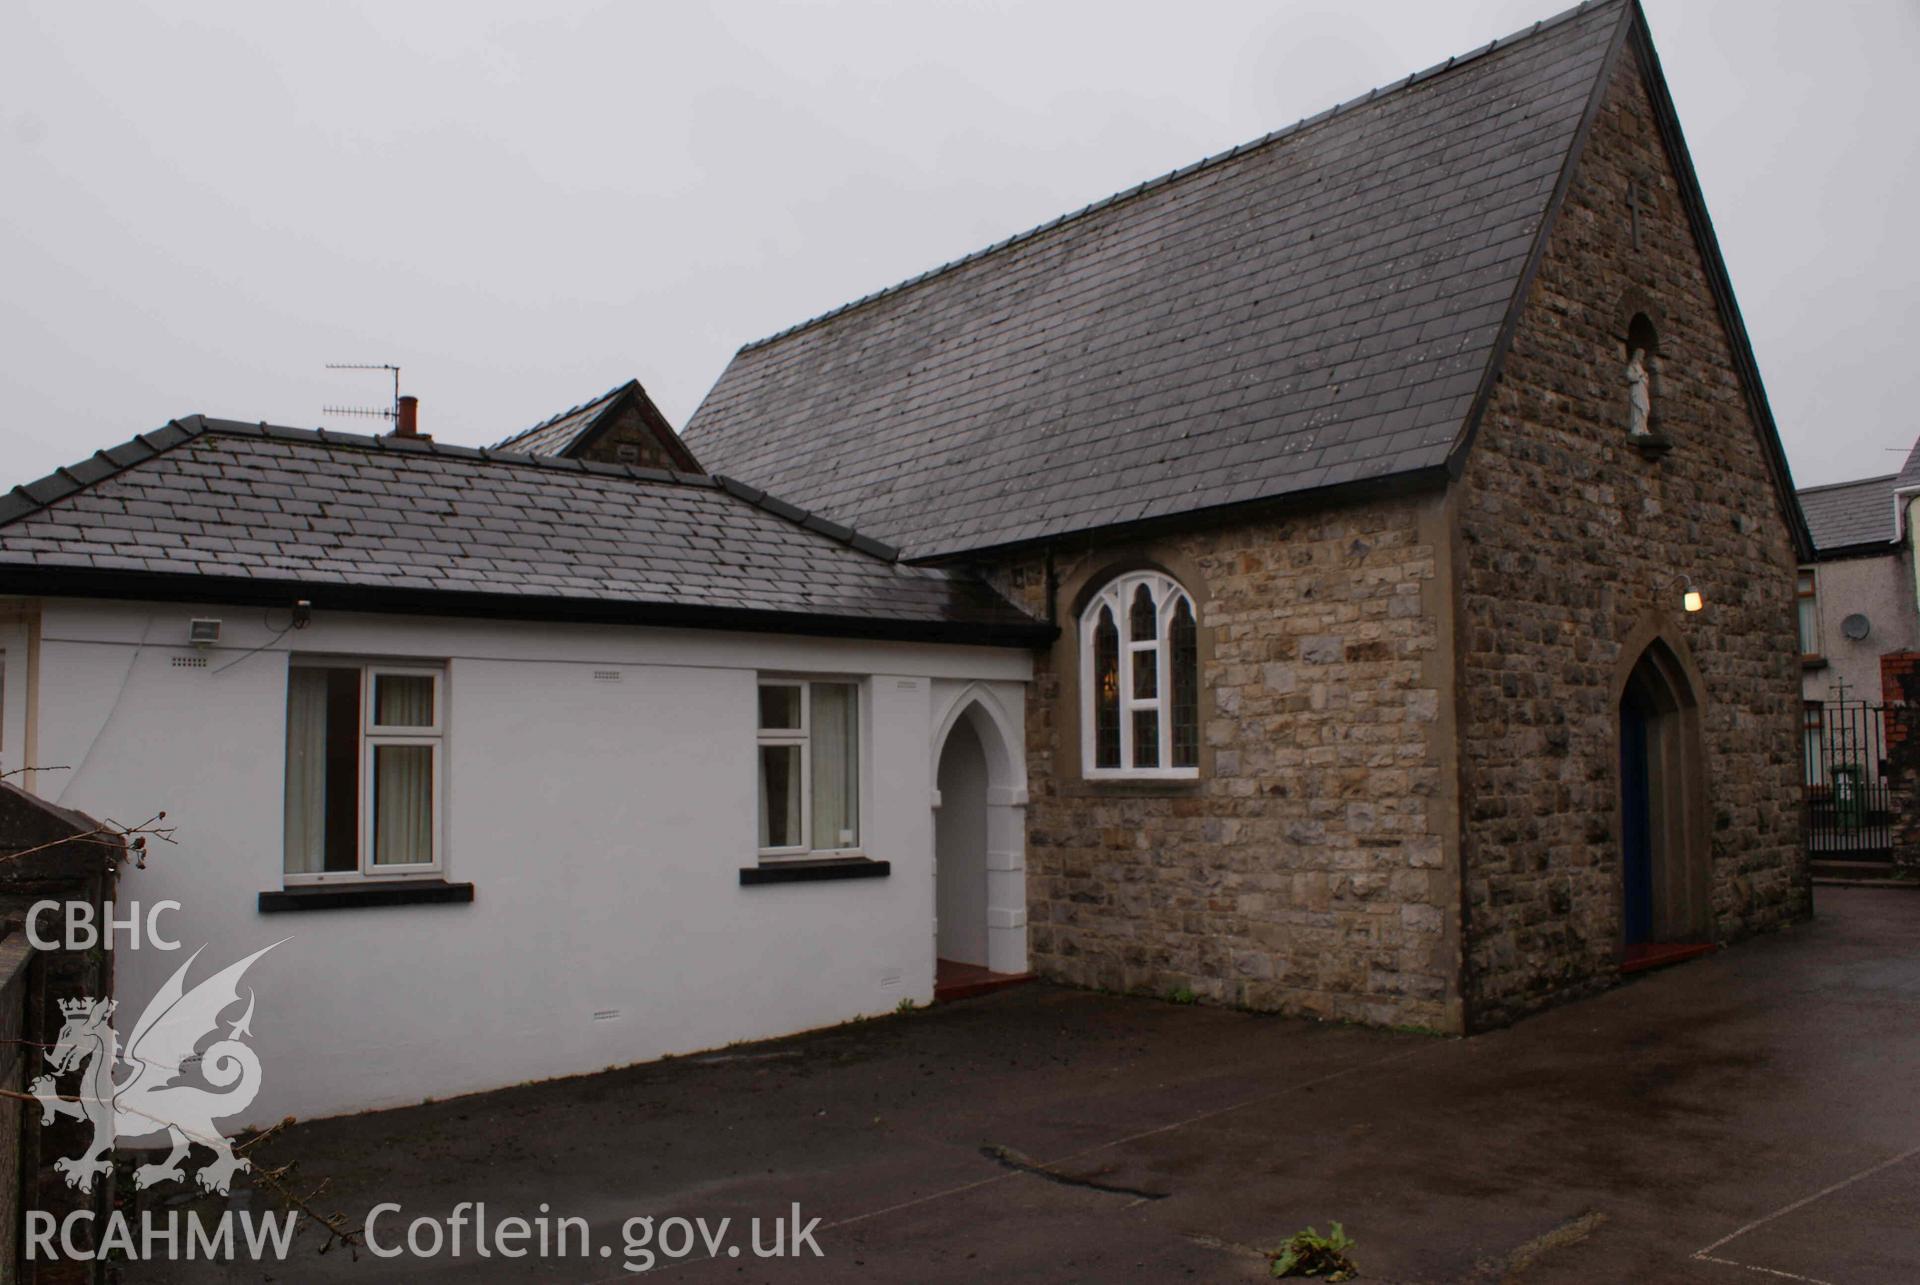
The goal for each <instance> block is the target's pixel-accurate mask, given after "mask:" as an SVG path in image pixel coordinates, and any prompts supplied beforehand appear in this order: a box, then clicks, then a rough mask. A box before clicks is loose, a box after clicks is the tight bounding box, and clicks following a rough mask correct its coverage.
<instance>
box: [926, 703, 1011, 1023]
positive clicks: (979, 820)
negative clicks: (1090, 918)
mask: <svg viewBox="0 0 1920 1285" xmlns="http://www.w3.org/2000/svg"><path fill="white" fill-rule="evenodd" d="M1011 726H1012V724H1011V723H1010V721H1009V720H1008V718H1007V717H1006V714H1005V712H1004V710H1003V709H1002V708H1001V707H1000V705H999V703H998V702H997V701H995V700H994V699H993V698H992V696H991V695H990V694H989V693H987V692H986V691H985V690H984V689H983V688H981V687H978V686H976V687H973V688H970V689H968V691H966V692H965V693H963V694H962V695H961V697H960V698H959V699H958V700H956V701H955V702H954V704H953V706H952V708H951V709H950V710H949V712H948V714H947V717H946V718H945V719H943V720H941V723H940V727H939V730H938V732H937V734H936V735H935V738H934V755H935V759H934V763H935V779H934V800H935V802H934V808H935V811H934V817H933V832H934V943H933V944H934V998H935V999H937V1000H939V999H960V998H964V997H965V996H968V995H977V994H981V993H983V992H985V991H990V990H996V989H998V988H999V987H1001V986H1007V985H1012V984H1014V983H1016V982H1022V981H1027V980H1029V976H1030V975H1029V974H1028V973H1027V885H1026V801H1027V797H1026V787H1025V773H1024V771H1023V770H1022V766H1021V760H1020V758H1019V755H1018V754H1017V753H1016V751H1015V748H1014V747H1015V746H1016V745H1017V744H1018V741H1016V740H1014V739H1013V734H1012V732H1011V731H1010V728H1011Z"/></svg>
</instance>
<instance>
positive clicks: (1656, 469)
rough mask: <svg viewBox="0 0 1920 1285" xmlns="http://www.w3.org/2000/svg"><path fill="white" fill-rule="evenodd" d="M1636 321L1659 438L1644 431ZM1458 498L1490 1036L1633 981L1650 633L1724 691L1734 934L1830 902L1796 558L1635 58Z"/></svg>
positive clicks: (1715, 843)
mask: <svg viewBox="0 0 1920 1285" xmlns="http://www.w3.org/2000/svg"><path fill="white" fill-rule="evenodd" d="M1630 185H1632V194H1631V199H1630ZM1636 224H1637V240H1638V244H1637V245H1636ZM1636 312H1639V313H1644V314H1646V315H1647V316H1648V318H1649V319H1650V320H1651V321H1652V322H1653V324H1654V326H1655V327H1656V329H1657V334H1658V348H1657V358H1656V372H1655V383H1654V398H1655V404H1654V415H1655V420H1654V425H1653V426H1654V428H1655V430H1656V432H1657V433H1659V434H1661V435H1663V436H1664V437H1665V438H1666V439H1668V441H1670V443H1671V449H1670V450H1668V451H1665V452H1662V451H1660V450H1656V449H1648V450H1643V449H1641V448H1640V447H1637V446H1635V445H1633V444H1630V443H1629V441H1628V439H1627V427H1628V405H1627V398H1626V389H1625V383H1624V377H1623V374H1622V371H1623V368H1624V364H1625V360H1626V356H1627V345H1626V336H1627V330H1628V325H1629V322H1630V319H1631V318H1632V316H1633V315H1634V314H1635V313H1636ZM1455 489H1456V491H1457V498H1458V503H1459V516H1460V529H1459V542H1460V544H1459V554H1458V556H1459V559H1460V562H1459V567H1460V570H1459V593H1460V598H1459V605H1458V608H1457V616H1456V620H1457V640H1458V654H1459V664H1460V679H1459V689H1460V691H1461V710H1460V718H1461V736H1462V754H1461V763H1462V768H1461V797H1462V799H1463V800H1464V814H1465V815H1464V825H1465V831H1464V836H1463V843H1462V847H1463V852H1464V859H1465V862H1466V868H1467V878H1466V885H1465V892H1466V905H1465V907H1464V917H1465V924H1466V927H1465V935H1466V941H1467V959H1466V977H1465V988H1466V998H1467V1005H1468V1020H1469V1024H1470V1025H1471V1026H1474V1027H1482V1026H1487V1025H1492V1024H1497V1023H1500V1022H1503V1021H1507V1020H1511V1019H1512V1018H1513V1017H1515V1016H1517V1015H1519V1014H1522V1013H1525V1012H1527V1011H1530V1010H1532V1009H1535V1008H1538V1007H1541V1006H1543V1005H1545V1004H1547V1003H1549V1002H1552V1001H1553V1000H1555V999H1557V998H1560V997H1563V996H1566V995H1569V994H1575V993H1579V992H1581V991H1584V990H1588V989H1593V988H1596V987H1599V986H1602V985H1606V984H1609V983H1611V982H1612V981H1613V980H1614V979H1615V977H1616V976H1617V968H1618V962H1619V958H1620V951H1621V943H1622V921H1621V902H1622V893H1621V874H1620V861H1619V855H1618V854H1619V827H1620V823H1619V804H1618V789H1619V784H1618V763H1619V758H1618V755H1619V741H1618V713H1617V711H1618V701H1619V693H1620V689H1621V686H1622V684H1623V683H1624V681H1625V677H1626V674H1627V672H1628V670H1630V669H1631V667H1632V665H1633V663H1634V661H1635V659H1637V657H1638V655H1639V653H1640V651H1641V649H1642V648H1643V647H1644V646H1645V644H1646V643H1647V642H1649V641H1650V640H1651V639H1652V638H1653V637H1655V636H1658V637H1662V638H1664V639H1665V640H1666V641H1667V642H1668V644H1669V645H1670V646H1671V647H1672V648H1673V650H1674V651H1675V652H1676V653H1677V654H1679V655H1680V656H1682V657H1683V658H1685V659H1686V660H1687V661H1688V662H1689V663H1690V664H1691V666H1692V667H1693V668H1694V670H1695V671H1696V672H1697V674H1698V677H1699V680H1700V682H1701V685H1702V686H1703V688H1704V690H1703V691H1701V692H1699V693H1697V695H1698V698H1699V701H1700V725H1701V735H1702V739H1703V741H1704V749H1705V757H1706V760H1707V761H1706V764H1705V768H1706V788H1705V799H1706V807H1707V810H1708V812H1709V815H1710V832H1711V836H1712V838H1711V854H1712V855H1711V859H1712V876H1711V888H1712V892H1711V904H1712V921H1713V932H1714V935H1715V937H1716V938H1717V939H1718V940H1720V941H1728V940H1732V939H1735V938H1738V937H1741V936H1743V935H1745V934H1748V933H1751V932H1754V931H1756V930H1760V929H1765V928H1770V927H1774V926H1777V925H1779V924H1781V923H1783V922H1785V921H1787V920H1790V919H1793V918H1796V917H1800V916H1804V915H1806V914H1808V913H1810V908H1811V892H1810V887H1809V884H1808V878H1807V871H1806V866H1805V860H1804V856H1803V853H1802V850H1801V846H1800V815H1801V814H1800V809H1801V767H1800V762H1799V718H1800V675H1799V672H1798V662H1797V659H1796V655H1797V642H1796V636H1795V628H1794V596H1793V595H1794V568H1795V553H1794V549H1793V547H1792V543H1791V539H1790V536H1789V534H1788V527H1787V524H1786V522H1785V520H1784V519H1783V516H1782V505H1781V497H1780V495H1779V492H1778V489H1777V488H1776V486H1775V485H1774V483H1773V481H1772V479H1771V478H1770V477H1769V473H1768V469H1767V465H1766V461H1765V456H1764V454H1763V447H1762V438H1761V434H1760V430H1759V429H1758V427H1757V426H1756V425H1755V423H1754V421H1753V417H1752V415H1751V413H1750V410H1749V406H1748V402H1747V400H1746V398H1745V396H1744V394H1743V391H1742V387H1741V383H1740V381H1739V378H1738V376H1737V375H1736V367H1735V364H1734V357H1733V349H1732V345H1731V342H1730V340H1729V337H1728V333H1727V330H1726V327H1725V326H1724V325H1723V324H1722V321H1721V318H1720V315H1719V313H1718V311H1717V309H1716V306H1715V301H1714V296H1713V293H1712V291H1711V289H1710V286H1709V283H1708V277H1707V275H1706V270H1705V267H1704V264H1703V261H1702V259H1701V256H1700V253H1699V251H1698V248H1697V246H1696V243H1695V241H1694V237H1693V233H1692V230H1691V227H1690V224H1689V221H1688V217H1687V214H1686V210H1685V206H1684V205H1683V203H1682V200H1681V194H1680V186H1679V181H1678V179H1677V177H1676V174H1675V171H1674V169H1673V167H1672V165H1671V164H1670V162H1669V160H1668V156H1667V153H1666V151H1665V148H1664V146H1663V143H1662V140H1661V136H1660V132H1659V129H1658V126H1657V124H1656V118H1655V115H1654V110H1653V106H1652V103H1651V101H1650V99H1649V97H1648V94H1647V91H1646V87H1645V83H1644V82H1643V80H1642V79H1641V76H1640V73H1639V69H1638V67H1637V65H1636V63H1635V61H1634V59H1633V58H1632V56H1631V53H1630V52H1629V54H1628V55H1627V56H1625V57H1623V60H1622V62H1621V65H1620V67H1619V69H1618V71H1617V72H1616V74H1615V78H1614V80H1613V82H1612V84H1611V85H1610V86H1609V87H1608V90H1607V93H1606V98H1605V101H1604V103H1603V108H1602V111H1601V114H1600V116H1599V117H1598V119H1597V121H1596V122H1595V125H1594V130H1593V134H1592V136H1591V139H1590V141H1589V143H1588V146H1587V149H1586V152H1585V154H1584V156H1583V157H1582V159H1581V161H1580V162H1579V165H1578V168H1577V169H1576V171H1575V174H1574V177H1573V182H1572V185H1571V188H1570V190H1569V192H1568V196H1567V201H1566V205H1565V208H1564V209H1563V211H1562V212H1561V214H1560V217H1559V221H1558V223H1557V225H1556V226H1555V228H1554V231H1553V233H1552V235H1551V237H1550V239H1549V243H1548V248H1547V253H1546V255H1545V258H1544V259H1543V261H1542V264H1541V268H1540V271H1539V274H1538V276H1537V277H1536V279H1535V281H1534V283H1533V285H1532V290H1531V294H1530V296H1529V298H1528V301H1527V304H1526V308H1525V311H1524V313H1523V315H1522V318H1521V323H1520V326H1519V330H1518V332H1517V335H1516V338H1515V340H1514V343H1513V346H1512V349H1511V351H1510V354H1509V356H1508V359H1507V362H1506V365H1505V369H1504V373H1503V375H1502V377H1501V379H1500V382H1499V385H1498V387H1497V388H1496V390H1495V393H1494V397H1493V400H1492V403H1491V404H1490V406H1489V408H1488V411H1487V414H1486V415H1485V417H1484V419H1483V421H1482V425H1481V428H1480V432H1479V436H1478V439H1477V441H1476V442H1475V444H1474V447H1473V450H1472V451H1471V453H1470V455H1469V457H1468V461H1467V465H1466V469H1465V472H1464V474H1463V477H1462V479H1461V482H1460V483H1459V484H1457V485H1456V488H1455ZM1682 574H1685V575H1689V576H1691V577H1692V580H1693V582H1694V584H1695V585H1696V586H1697V587H1698V588H1699V589H1700V591H1701V592H1702V593H1703V594H1704V596H1705V600H1706V609H1705V610H1704V611H1701V612H1699V613H1697V614H1692V615H1689V614H1686V613H1684V612H1683V611H1681V609H1680V608H1681V591H1680V588H1679V587H1678V586H1677V585H1676V584H1675V583H1674V582H1675V580H1676V578H1677V577H1678V576H1680V575H1682Z"/></svg>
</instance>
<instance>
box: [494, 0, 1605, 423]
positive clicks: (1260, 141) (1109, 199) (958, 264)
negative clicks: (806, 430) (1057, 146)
mask: <svg viewBox="0 0 1920 1285" xmlns="http://www.w3.org/2000/svg"><path fill="white" fill-rule="evenodd" d="M1626 2H1627V0H1581V3H1579V4H1577V5H1575V6H1574V7H1573V8H1571V9H1564V10H1562V11H1561V12H1559V13H1556V14H1554V15H1553V16H1552V17H1549V18H1542V19H1540V20H1539V21H1538V22H1535V23H1533V24H1532V25H1531V26H1528V27H1523V28H1521V29H1520V30H1518V31H1513V32H1509V33H1508V34H1507V35H1504V36H1501V37H1499V38H1498V39H1496V40H1491V41H1489V42H1488V43H1486V44H1484V45H1479V46H1476V47H1475V48H1473V49H1470V50H1468V51H1467V52H1466V53H1464V54H1455V55H1454V56H1453V57H1450V58H1448V59H1447V60H1446V61H1444V62H1438V63H1435V64H1434V65H1433V66H1431V67H1428V68H1426V69H1425V70H1424V71H1416V72H1413V73H1412V74H1410V75H1408V76H1405V77H1403V78H1401V79H1398V80H1394V81H1390V82H1388V83H1387V84H1385V85H1377V86H1375V87H1374V88H1372V89H1369V90H1368V91H1367V92H1366V93H1364V94H1360V95H1358V96H1356V97H1354V98H1349V99H1348V100H1346V101H1345V102H1343V103H1336V104H1334V105H1333V106H1332V107H1329V108H1326V109H1325V110H1323V111H1320V112H1317V113H1315V114H1314V115H1312V116H1303V117H1301V118H1300V119H1299V120H1297V121H1295V122H1294V123H1293V124H1291V125H1287V126H1284V127H1283V128H1280V129H1276V130H1272V131H1270V132H1268V133H1266V134H1262V135H1261V136H1260V137H1259V138H1256V139H1252V140H1251V141H1249V142H1245V143H1238V144H1235V145H1234V146H1232V147H1230V148H1228V149H1227V150H1226V151H1224V152H1215V153H1214V154H1213V155H1211V156H1206V157H1202V158H1201V159H1200V160H1197V161H1194V162H1192V163H1191V164H1188V165H1183V166H1181V167H1180V168H1178V169H1174V170H1169V171H1167V172H1166V173H1165V174H1161V175H1159V176H1157V177H1155V178H1150V179H1147V180H1145V181H1143V182H1140V183H1136V184H1134V185H1133V186H1132V187H1129V188H1124V189H1122V190H1121V191H1118V192H1115V193H1113V194H1112V195H1110V196H1106V197H1102V198H1101V199H1100V200H1098V201H1094V202H1091V203H1090V204H1087V205H1083V206H1081V207H1080V208H1079V209H1077V210H1073V211H1071V212H1070V213H1067V214H1062V215H1059V216H1057V217H1055V218H1053V219H1050V220H1048V221H1047V222H1045V223H1041V224H1038V225H1036V226H1034V227H1030V228H1028V229H1027V230H1026V231H1024V232H1016V233H1014V234H1013V235H1012V236H1009V237H1006V238H1004V239H1002V240H999V241H996V242H994V243H993V244H992V245H989V246H986V247H984V248H982V249H979V250H975V251H972V252H971V253H969V254H963V255H961V256H960V257H959V258H957V259H949V260H947V262H945V263H942V264H940V265H939V266H937V267H933V268H928V269H927V270H926V271H925V272H922V273H920V274H919V275H917V276H913V277H908V278H907V279H906V280H904V281H897V282H895V283H894V284H893V285H890V286H883V287H881V288H880V289H878V290H874V291H871V292H869V293H867V294H864V295H861V296H860V297H859V298H858V299H854V300H852V301H851V302H849V303H843V304H841V305H840V306H839V307H837V308H830V309H828V310H827V311H826V312H822V313H819V314H816V315H815V316H812V317H809V318H807V319H806V320H804V321H800V322H796V323H795V324H793V325H791V326H788V327H787V328H786V329H784V330H778V331H775V332H774V333H773V334H770V335H767V336H765V337H763V338H760V339H754V340H750V341H749V342H747V343H744V344H741V345H740V347H739V349H738V350H737V352H736V353H735V355H736V356H738V355H739V354H740V353H747V352H753V351H755V350H757V349H760V348H765V347H768V346H769V345H771V344H775V343H778V342H779V341H781V340H782V339H786V338H789V337H790V336H793V335H796V334H798V333H800V332H801V331H803V330H811V329H813V328H814V327H815V326H818V325H820V324H822V323H823V322H827V321H831V320H833V319H834V318H836V317H839V316H841V315H843V314H845V313H849V312H852V311H853V310H854V309H856V308H862V307H865V306H866V305H867V304H870V303H875V302H878V301H879V300H881V299H887V298H891V297H893V296H894V295H897V294H901V293H904V292H905V291H907V290H911V289H912V288H913V287H915V286H917V285H920V284H922V283H923V282H926V281H930V280H932V279H933V278H935V277H940V276H945V275H946V274H947V273H949V272H952V271H954V270H955V269H957V268H962V267H965V266H966V265H968V264H970V263H973V262H975V261H977V260H980V259H984V258H987V257H988V256H989V255H994V254H998V253H999V252H1000V251H1002V250H1007V249H1011V248H1012V247H1014V246H1016V245H1022V244H1025V243H1026V242H1028V241H1032V240H1034V239H1035V238H1037V237H1040V236H1042V235H1044V234H1045V233H1048V232H1051V231H1053V230H1054V229H1055V228H1058V227H1061V226H1063V225H1065V224H1068V223H1073V222H1077V221H1078V220H1080V219H1083V218H1085V217H1087V216H1088V215H1091V214H1096V213H1098V212H1099V211H1101V210H1105V209H1108V208H1110V207H1112V206H1115V205H1119V204H1121V203H1122V202H1125V201H1129V200H1131V199H1133V198H1134V197H1137V196H1142V195H1145V194H1146V193H1148V192H1152V191H1157V190H1158V189H1160V188H1162V187H1165V186H1167V185H1169V184H1171V183H1174V182H1177V181H1178V180H1180V179H1183V178H1186V177H1188V176H1189V175H1192V174H1197V173H1200V172H1202V171H1204V170H1210V169H1212V168H1214V167H1215V166H1217V165H1221V164H1224V163H1225V162H1227V161H1230V160H1234V159H1237V158H1238V157H1241V156H1245V155H1247V154H1248V153H1250V152H1255V151H1258V150H1260V149H1261V148H1264V147H1267V146H1270V145H1271V144H1274V143H1278V142H1280V141H1282V140H1283V139H1287V138H1291V137H1293V136H1294V135H1296V134H1299V133H1303V132H1305V131H1306V130H1309V129H1312V128H1313V127H1314V126H1317V125H1321V124H1324V123H1325V122H1327V121H1329V120H1332V119H1334V118H1335V117H1337V116H1341V115H1344V114H1346V113H1347V112H1349V111H1352V110H1353V109H1355V108H1359V107H1364V106H1366V105H1367V104H1368V103H1372V102H1377V101H1380V99H1381V98H1383V97H1385V96H1390V95H1392V94H1396V93H1399V92H1400V91H1401V90H1404V89H1410V88H1412V87H1413V86H1414V85H1417V84H1423V83H1425V82H1426V81H1429V80H1432V79H1434V78H1435V77H1437V76H1440V75H1442V74H1443V73H1445V72H1449V71H1454V70H1457V69H1459V68H1461V67H1465V66H1467V65H1468V64H1470V63H1474V62H1478V61H1479V60H1480V59H1482V58H1484V57H1486V56H1487V55H1489V54H1491V53H1493V52H1495V51H1496V50H1500V49H1509V48H1512V47H1513V46H1514V45H1515V44H1518V43H1519V42H1521V41H1523V40H1527V39H1530V38H1531V37H1533V36H1536V35H1538V34H1540V33H1541V32H1543V31H1548V30H1551V29H1553V28H1555V27H1559V26H1561V25H1563V24H1565V23H1567V22H1571V21H1572V20H1573V19H1575V18H1577V17H1579V16H1580V15H1581V14H1584V13H1586V12H1587V11H1588V10H1591V9H1598V8H1602V7H1604V6H1606V5H1609V4H1623V3H1626ZM554 418H555V419H558V418H561V416H555V417H554ZM549 422H551V421H549ZM540 427H544V425H541V426H540ZM527 431H529V432H531V431H532V430H531V429H529V430H527Z"/></svg>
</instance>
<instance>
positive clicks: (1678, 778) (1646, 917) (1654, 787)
mask: <svg viewBox="0 0 1920 1285" xmlns="http://www.w3.org/2000/svg"><path fill="white" fill-rule="evenodd" d="M1619 732H1620V800H1619V802H1620V921H1621V939H1622V946H1623V955H1622V960H1623V964H1622V966H1623V968H1625V969H1627V970H1628V971H1632V970H1634V969H1637V968H1647V967H1652V966H1654V965H1656V964H1662V963H1670V962H1674V961H1675V960H1678V959H1684V958H1690V957H1691V956H1693V955H1697V954H1704V953H1706V952H1707V951H1709V950H1711V949H1712V948H1713V947H1712V939H1713V906H1712V900H1711V899H1712V895H1713V868H1712V854H1711V850H1710V836H1709V832H1708V829H1707V810H1706V798H1707V792H1706V756H1705V753H1704V746H1703V742H1702V739H1701V734H1700V701H1699V697H1698V694H1697V692H1696V690H1695V687H1694V684H1693V681H1692V680H1691V678H1690V677H1689V676H1688V671H1687V667H1686V666H1685V665H1684V664H1683V663H1682V662H1681V660H1680V657H1679V655H1678V654H1677V653H1676V652H1675V651H1674V650H1673V648H1671V647H1669V646H1668V645H1667V644H1666V643H1665V642H1663V641H1661V640H1660V639H1655V640H1654V641H1653V642H1651V643H1649V644H1648V645H1647V647H1646V649H1645V650H1644V651H1643V652H1641V653H1640V656H1639V658H1638V659H1637V660H1636V661H1635V662H1634V665H1633V668H1632V669H1631V670H1629V671H1628V673H1627V677H1626V681H1625V683H1624V684H1623V685H1622V687H1621V690H1620V704H1619Z"/></svg>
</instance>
